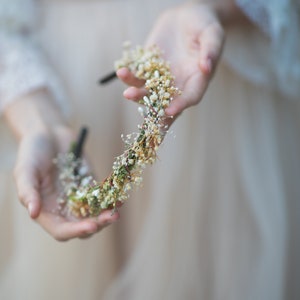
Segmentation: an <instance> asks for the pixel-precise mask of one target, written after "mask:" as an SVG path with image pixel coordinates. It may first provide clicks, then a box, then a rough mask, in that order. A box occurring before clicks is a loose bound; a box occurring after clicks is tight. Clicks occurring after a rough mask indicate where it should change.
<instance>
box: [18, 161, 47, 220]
mask: <svg viewBox="0 0 300 300" xmlns="http://www.w3.org/2000/svg"><path fill="white" fill-rule="evenodd" d="M14 177H15V182H16V186H17V193H18V197H19V200H20V202H21V203H22V204H23V205H24V206H25V207H26V208H27V210H28V213H29V216H30V217H31V218H33V219H35V218H37V217H38V216H39V213H40V210H41V197H40V193H39V180H38V171H37V170H36V169H35V168H34V167H29V166H24V165H23V166H22V165H17V166H16V167H15V170H14Z"/></svg>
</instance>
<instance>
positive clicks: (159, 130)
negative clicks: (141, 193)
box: [57, 44, 180, 217]
mask: <svg viewBox="0 0 300 300" xmlns="http://www.w3.org/2000/svg"><path fill="white" fill-rule="evenodd" d="M122 67H127V68H129V70H130V71H131V72H132V73H133V74H135V76H136V77H137V78H139V79H143V80H145V88H146V90H147V91H148V94H147V95H146V96H144V97H143V99H141V101H140V102H141V103H143V105H144V106H143V107H139V111H140V113H141V114H142V116H143V122H142V124H141V125H139V126H138V132H137V133H132V134H129V135H127V136H126V137H124V136H123V135H122V138H123V141H124V144H125V151H124V153H123V154H121V155H120V156H118V157H117V158H116V160H115V162H114V163H113V167H112V172H111V174H110V175H109V176H108V177H107V178H106V179H105V180H104V181H103V182H102V183H101V184H97V183H96V182H95V181H94V180H93V178H92V177H91V176H90V174H89V173H88V172H86V169H85V168H84V167H83V166H82V162H81V160H78V159H75V158H74V156H72V154H70V153H69V154H67V155H64V156H59V157H58V159H57V165H58V168H59V172H60V176H59V180H60V182H61V184H62V195H61V197H60V203H62V205H63V206H65V207H67V210H68V211H69V212H71V213H72V214H73V215H75V216H77V217H87V216H96V215H98V214H99V213H100V212H101V211H102V210H104V209H116V205H117V203H118V202H119V201H120V202H124V200H126V199H127V198H128V197H129V191H130V190H131V189H132V187H133V186H138V185H140V184H141V182H142V172H143V169H144V168H145V167H146V166H147V165H149V164H153V163H154V162H155V160H156V158H157V150H158V147H159V145H160V144H161V143H162V140H163V137H164V135H165V133H166V131H167V128H166V126H165V125H164V120H165V118H166V116H165V113H164V111H165V109H166V107H168V106H169V104H170V102H171V101H172V99H173V97H174V96H175V95H177V94H179V93H180V91H179V90H178V88H176V87H175V86H174V76H173V75H172V74H171V72H170V66H169V64H168V63H167V62H166V61H164V60H163V59H162V57H161V52H160V50H159V49H158V48H157V47H152V48H151V49H148V50H145V49H143V48H142V47H136V48H135V49H131V48H130V45H128V44H126V45H125V46H124V52H123V57H122V59H120V60H119V61H117V62H116V64H115V68H116V69H119V68H122ZM75 169H77V170H78V172H76V174H74V170H75Z"/></svg>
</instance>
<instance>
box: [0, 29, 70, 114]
mask: <svg viewBox="0 0 300 300" xmlns="http://www.w3.org/2000/svg"><path fill="white" fill-rule="evenodd" d="M41 87H47V88H48V89H49V90H50V92H51V93H53V94H54V98H55V99H56V101H57V102H58V104H59V105H60V107H61V108H62V109H63V111H64V112H66V111H67V109H66V103H65V99H64V95H63V91H62V88H61V86H60V84H59V82H58V80H57V78H56V76H55V75H54V73H53V72H52V70H51V69H50V67H49V66H48V64H47V63H46V62H45V60H44V58H43V57H42V55H41V53H40V51H38V49H37V48H35V47H34V45H32V44H31V43H30V42H29V41H28V38H27V39H26V38H25V37H22V36H19V35H12V34H0V99H1V101H0V111H2V110H3V108H4V107H5V106H6V105H7V104H9V103H10V102H12V101H13V100H14V99H16V98H18V97H19V96H21V95H22V94H25V93H29V92H30V91H33V90H36V89H38V88H41Z"/></svg>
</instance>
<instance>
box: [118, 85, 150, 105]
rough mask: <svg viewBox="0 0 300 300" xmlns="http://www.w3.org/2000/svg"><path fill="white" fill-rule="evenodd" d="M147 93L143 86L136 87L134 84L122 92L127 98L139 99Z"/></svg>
mask: <svg viewBox="0 0 300 300" xmlns="http://www.w3.org/2000/svg"><path fill="white" fill-rule="evenodd" d="M146 95H147V90H146V89H145V88H136V87H134V86H131V87H129V88H128V89H126V90H125V91H124V93H123V96H124V97H125V98H126V99H128V100H133V101H139V100H141V99H143V97H144V96H146Z"/></svg>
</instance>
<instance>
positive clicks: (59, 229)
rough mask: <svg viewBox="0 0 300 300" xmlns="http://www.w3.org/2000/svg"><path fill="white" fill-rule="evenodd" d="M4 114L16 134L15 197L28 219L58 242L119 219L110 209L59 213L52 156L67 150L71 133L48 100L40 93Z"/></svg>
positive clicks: (85, 235) (22, 101) (20, 100)
mask: <svg viewBox="0 0 300 300" xmlns="http://www.w3.org/2000/svg"><path fill="white" fill-rule="evenodd" d="M5 116H6V118H7V120H8V123H9V124H10V125H11V127H12V129H13V131H14V132H15V134H16V136H18V137H19V149H18V156H17V161H16V165H15V171H14V175H15V181H16V186H17V192H18V196H19V199H20V201H21V203H22V204H23V205H24V206H25V207H26V208H27V210H28V213H29V215H30V217H31V218H33V219H35V220H36V221H37V222H38V223H39V224H40V225H41V226H42V227H43V228H44V229H45V230H46V231H47V232H48V233H49V234H50V235H52V236H53V237H54V238H55V239H57V240H59V241H65V240H68V239H71V238H75V237H79V238H84V237H88V236H90V235H92V234H94V233H96V232H98V231H100V230H101V229H103V228H104V227H105V226H107V225H109V224H111V223H113V222H114V221H116V220H117V219H118V218H119V214H118V213H115V214H113V215H112V213H111V212H110V211H105V212H103V213H101V214H100V215H99V216H98V217H95V218H87V219H82V220H77V219H74V218H71V217H68V216H63V215H62V214H61V212H60V210H59V205H58V202H57V199H58V196H59V190H58V188H57V173H56V167H55V164H54V163H53V159H54V158H55V157H56V156H57V154H58V153H59V152H65V151H67V150H68V149H69V146H70V143H71V142H72V141H74V135H73V133H72V131H71V130H70V129H69V128H68V126H67V125H66V124H65V123H64V122H63V120H62V117H61V116H60V115H59V113H58V111H57V109H56V108H55V106H53V103H52V102H51V101H50V100H49V99H46V97H44V95H43V94H42V95H38V96H37V95H31V96H29V97H27V98H23V99H19V100H17V101H15V102H14V103H12V104H11V105H10V107H8V108H7V109H6V111H5Z"/></svg>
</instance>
